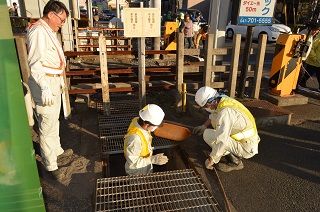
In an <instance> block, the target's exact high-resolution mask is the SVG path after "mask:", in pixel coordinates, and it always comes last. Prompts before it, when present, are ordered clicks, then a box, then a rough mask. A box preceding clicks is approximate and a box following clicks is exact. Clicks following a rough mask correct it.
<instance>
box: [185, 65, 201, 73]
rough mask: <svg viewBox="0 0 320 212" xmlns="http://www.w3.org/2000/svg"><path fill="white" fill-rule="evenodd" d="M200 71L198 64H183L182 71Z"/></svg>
mask: <svg viewBox="0 0 320 212" xmlns="http://www.w3.org/2000/svg"><path fill="white" fill-rule="evenodd" d="M193 72H200V67H199V66H183V73H193Z"/></svg>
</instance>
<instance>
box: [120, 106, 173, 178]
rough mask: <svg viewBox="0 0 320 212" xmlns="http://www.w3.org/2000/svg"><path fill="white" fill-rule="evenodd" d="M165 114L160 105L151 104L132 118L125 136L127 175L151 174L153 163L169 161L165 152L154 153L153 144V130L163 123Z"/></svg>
mask: <svg viewBox="0 0 320 212" xmlns="http://www.w3.org/2000/svg"><path fill="white" fill-rule="evenodd" d="M164 115H165V114H164V112H163V110H162V109H161V108H160V107H159V106H158V105H155V104H149V105H147V106H146V107H144V108H143V109H142V110H140V111H139V117H135V118H134V119H133V120H132V122H131V124H130V126H129V128H128V130H127V134H126V135H125V137H124V156H125V158H126V164H125V170H126V174H127V175H134V174H149V173H152V171H153V166H152V164H155V165H164V164H166V163H167V162H168V157H167V156H165V155H164V154H163V153H160V154H157V155H152V153H153V147H152V146H151V144H152V136H151V132H153V131H154V130H156V129H157V127H158V126H159V125H161V123H162V121H163V118H164Z"/></svg>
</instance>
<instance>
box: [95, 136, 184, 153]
mask: <svg viewBox="0 0 320 212" xmlns="http://www.w3.org/2000/svg"><path fill="white" fill-rule="evenodd" d="M100 141H101V152H102V154H105V155H106V154H120V153H121V154H123V145H124V143H123V142H124V135H123V136H122V137H111V138H109V137H103V138H100ZM178 144H179V143H177V142H175V141H171V140H168V139H165V138H160V137H157V136H154V137H153V141H152V146H153V147H154V150H157V149H167V148H171V147H175V146H177V145H178Z"/></svg>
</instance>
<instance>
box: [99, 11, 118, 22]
mask: <svg viewBox="0 0 320 212" xmlns="http://www.w3.org/2000/svg"><path fill="white" fill-rule="evenodd" d="M113 17H116V15H115V14H113V13H112V11H111V10H108V9H105V10H103V11H102V14H101V16H100V20H101V21H110V20H111V19H112V18H113Z"/></svg>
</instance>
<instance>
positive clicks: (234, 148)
mask: <svg viewBox="0 0 320 212" xmlns="http://www.w3.org/2000/svg"><path fill="white" fill-rule="evenodd" d="M195 101H196V102H197V104H198V105H199V106H200V107H203V108H204V109H205V110H207V111H208V112H209V113H210V115H209V119H208V120H207V121H206V122H205V123H204V124H203V125H201V126H198V127H195V128H194V129H193V133H194V134H196V133H197V134H199V135H202V134H203V139H204V141H205V142H206V143H207V144H208V145H209V146H210V147H211V148H212V151H211V153H210V155H209V158H208V159H207V160H206V161H205V166H206V168H207V169H213V165H214V164H215V167H216V169H218V170H220V171H222V172H229V171H232V170H240V169H242V168H243V167H244V166H243V162H242V161H241V159H242V158H245V159H248V158H251V157H253V156H254V155H255V154H258V144H259V142H260V137H259V135H258V132H257V128H256V123H255V120H254V117H253V116H252V114H251V113H250V111H249V110H248V109H247V108H246V107H245V106H244V105H243V104H241V103H240V102H238V101H237V100H235V99H233V98H230V97H228V96H226V95H223V94H219V93H218V92H217V90H215V89H213V88H210V87H208V86H205V87H201V88H200V89H199V90H198V91H197V93H196V96H195ZM210 124H211V125H212V127H213V129H207V128H208V127H209V125H210ZM222 156H225V157H226V159H227V161H228V162H226V163H223V162H220V159H221V157H222Z"/></svg>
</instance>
